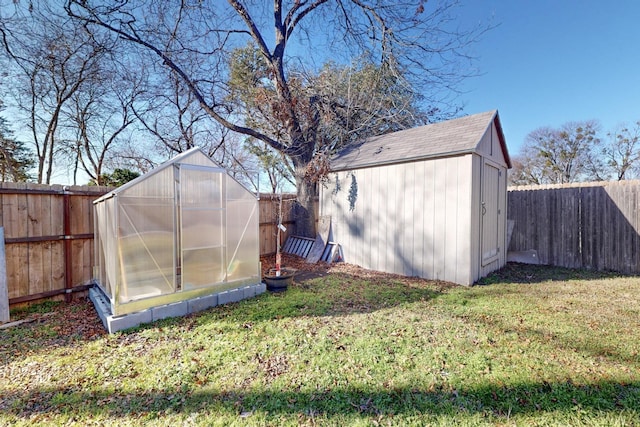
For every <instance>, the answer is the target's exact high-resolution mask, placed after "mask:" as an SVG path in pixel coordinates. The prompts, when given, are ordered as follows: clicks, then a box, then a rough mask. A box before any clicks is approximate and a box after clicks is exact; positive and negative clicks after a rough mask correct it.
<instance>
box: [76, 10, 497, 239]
mask: <svg viewBox="0 0 640 427" xmlns="http://www.w3.org/2000/svg"><path fill="white" fill-rule="evenodd" d="M455 5H456V1H455V0H451V1H443V2H438V3H437V4H432V3H431V2H429V3H427V2H424V1H417V2H416V1H409V2H403V1H397V2H382V1H376V2H374V3H369V2H364V1H361V0H333V1H330V0H313V1H283V0H274V1H273V3H272V6H271V7H267V6H266V5H265V3H264V2H263V1H250V0H247V1H241V0H229V1H228V2H227V3H226V4H223V3H221V2H212V1H200V0H198V1H195V0H194V1H188V0H187V1H182V2H173V1H163V0H159V1H154V2H129V1H126V0H121V1H95V2H94V1H88V0H67V3H66V9H67V12H68V13H69V15H70V16H72V17H74V18H76V19H79V20H81V21H82V22H83V23H85V24H86V25H87V26H88V27H89V28H92V29H93V31H95V32H99V31H100V30H107V31H109V32H111V33H114V34H117V35H118V36H119V37H120V38H121V39H122V40H125V41H128V42H131V43H132V44H133V45H135V46H136V47H137V48H139V49H141V50H142V51H146V52H150V53H152V54H153V55H155V56H156V58H157V59H158V63H160V64H162V66H164V67H167V68H168V69H169V70H170V71H171V72H172V73H173V74H174V75H175V76H176V78H178V79H179V80H180V82H181V83H182V85H183V86H184V87H185V88H186V89H187V90H188V91H189V92H190V93H191V94H192V96H193V97H194V99H195V100H196V101H197V103H198V105H199V106H200V108H201V109H202V110H203V111H204V112H206V113H207V114H208V115H209V116H210V117H211V118H213V119H214V120H215V121H217V122H218V123H220V124H221V125H223V126H224V127H226V128H228V129H230V130H232V131H234V132H238V133H241V134H244V135H246V136H248V137H252V138H255V139H257V140H260V141H263V142H264V143H266V144H268V145H269V146H270V147H272V148H273V149H275V150H276V151H278V152H280V153H283V154H284V155H286V156H287V157H288V158H289V159H290V161H291V163H292V164H293V167H294V172H295V173H294V177H295V181H296V188H297V193H298V194H297V199H298V202H299V205H300V207H301V211H300V215H299V217H300V218H299V221H298V224H299V226H300V230H298V232H300V233H303V234H307V235H314V234H315V213H314V209H313V201H314V197H315V196H316V195H317V184H316V182H314V181H313V180H312V179H309V171H308V166H309V165H310V164H311V163H312V161H313V160H314V158H315V157H316V156H317V155H318V153H323V152H325V151H326V145H324V144H326V143H327V142H328V141H327V138H324V137H322V129H323V126H322V123H323V120H324V119H329V118H330V115H329V116H327V115H323V114H322V111H323V109H322V108H321V106H320V100H322V96H321V94H319V93H314V92H313V91H312V90H311V89H312V88H313V86H312V85H310V84H307V82H305V80H304V79H303V78H302V77H300V76H302V70H307V71H309V70H310V71H311V72H312V73H313V74H314V75H317V73H316V72H315V71H313V70H317V66H316V64H324V63H326V62H327V58H328V57H332V58H334V59H339V60H342V61H343V62H345V63H349V62H351V60H352V59H353V58H359V59H360V60H366V61H367V62H368V63H371V64H373V65H374V66H375V67H376V68H378V69H383V70H384V72H385V73H386V75H388V76H394V77H395V78H396V79H397V80H396V84H397V85H398V86H402V87H403V88H404V90H406V93H407V94H408V95H411V96H412V95H418V94H422V95H427V96H426V98H425V99H421V100H420V102H422V103H423V104H424V105H429V106H432V105H436V104H437V105H446V102H445V103H444V104H443V101H445V100H446V99H447V96H446V95H447V94H450V93H451V92H450V90H451V89H453V88H455V86H456V84H457V83H459V82H460V81H461V80H462V79H463V78H465V77H467V76H468V75H470V74H473V71H470V70H471V68H470V67H468V66H466V65H468V64H467V63H466V62H465V63H464V65H465V66H461V65H462V62H461V61H466V60H467V59H469V57H468V56H467V55H466V52H465V48H466V47H467V46H469V44H470V43H472V42H473V41H474V40H475V39H476V38H477V37H478V35H479V34H480V33H481V32H482V31H484V30H485V28H474V29H471V30H469V31H467V30H463V31H460V30H458V27H457V26H456V25H455V24H454V23H452V22H451V21H452V11H453V10H454V6H455ZM319 22H322V23H323V24H322V25H318V23H319ZM249 43H251V44H253V46H255V48H256V50H257V53H258V58H259V60H260V62H261V63H263V64H264V67H265V69H266V71H267V73H266V74H265V77H264V78H261V79H260V80H257V81H255V89H262V94H264V95H266V96H265V98H264V99H262V100H259V99H255V98H254V99H253V101H252V103H247V102H237V101H238V99H237V97H235V98H234V97H231V96H230V95H231V94H232V88H231V85H230V84H229V82H230V81H231V80H232V76H231V72H230V69H229V65H230V63H231V61H230V55H231V54H232V52H234V51H236V50H237V49H241V48H244V47H246V46H248V45H249ZM296 54H298V55H296ZM417 98H418V97H417V96H416V99H417ZM257 102H261V103H262V106H263V107H264V108H265V109H264V110H263V111H264V112H267V113H268V114H265V118H269V120H272V121H273V122H272V123H271V124H272V125H273V126H271V127H265V126H264V124H265V123H269V122H267V121H265V120H262V121H259V122H255V123H254V122H252V121H251V120H250V119H251V116H250V114H249V113H250V111H251V110H252V107H253V106H254V105H256V103H257ZM325 104H326V105H330V104H331V103H330V102H325ZM355 127H357V126H355ZM331 143H332V142H329V144H331ZM311 175H313V174H311Z"/></svg>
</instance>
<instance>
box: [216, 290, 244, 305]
mask: <svg viewBox="0 0 640 427" xmlns="http://www.w3.org/2000/svg"><path fill="white" fill-rule="evenodd" d="M243 296H244V293H243V292H242V289H229V290H228V291H224V292H220V293H219V294H218V303H219V304H220V305H222V304H229V303H231V302H238V301H240V300H242V298H243Z"/></svg>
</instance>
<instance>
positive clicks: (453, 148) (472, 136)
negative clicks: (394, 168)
mask: <svg viewBox="0 0 640 427" xmlns="http://www.w3.org/2000/svg"><path fill="white" fill-rule="evenodd" d="M497 115H498V112H497V110H492V111H487V112H484V113H479V114H473V115H470V116H466V117H461V118H459V119H453V120H447V121H444V122H439V123H433V124H429V125H426V126H420V127H416V128H412V129H406V130H402V131H399V132H394V133H390V134H386V135H380V136H375V137H372V138H368V139H367V140H365V141H364V142H362V143H361V144H356V145H352V146H349V147H347V148H346V149H344V150H342V151H341V152H339V153H338V154H336V155H335V156H334V157H333V158H332V159H331V170H333V171H339V170H347V169H356V168H362V167H368V166H377V165H383V164H393V163H405V162H409V161H415V160H422V159H428V158H432V157H446V156H450V155H456V154H466V153H473V152H475V151H476V149H477V147H478V144H479V143H480V141H481V139H482V137H483V135H484V134H485V132H486V131H487V129H488V128H489V126H490V125H491V123H492V122H493V120H494V119H496V125H497V127H498V132H499V134H500V138H501V144H502V147H503V152H504V153H505V158H506V159H507V163H510V162H509V160H508V154H507V152H506V146H505V145H504V144H505V143H504V136H503V135H502V128H501V125H500V123H499V119H497V117H498V116H497ZM509 166H510V165H509Z"/></svg>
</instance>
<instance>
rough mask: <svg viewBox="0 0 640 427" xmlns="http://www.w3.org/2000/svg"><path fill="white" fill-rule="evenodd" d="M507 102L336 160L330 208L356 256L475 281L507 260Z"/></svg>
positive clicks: (347, 256) (388, 266) (383, 266)
mask: <svg viewBox="0 0 640 427" xmlns="http://www.w3.org/2000/svg"><path fill="white" fill-rule="evenodd" d="M510 167H511V161H510V159H509V154H508V151H507V146H506V144H505V138H504V134H503V132H502V126H501V124H500V118H499V116H498V112H497V111H488V112H485V113H480V114H474V115H470V116H466V117H462V118H458V119H454V120H449V121H444V122H440V123H435V124H429V125H426V126H421V127H417V128H413V129H407V130H403V131H400V132H395V133H391V134H387V135H382V136H377V137H373V138H370V139H367V140H366V141H364V142H363V143H362V144H360V145H355V146H351V147H348V148H347V149H346V150H344V151H342V152H340V153H338V154H337V155H336V156H335V157H333V158H332V160H331V171H332V172H331V173H330V175H329V180H328V182H327V183H326V184H325V185H324V186H323V187H322V189H321V195H320V214H321V215H329V216H331V228H332V230H331V236H330V239H331V240H333V241H335V242H336V243H338V244H339V245H340V247H341V250H342V255H343V258H344V260H345V261H346V262H349V263H353V264H358V265H361V266H363V267H365V268H368V269H372V270H378V271H385V272H389V273H398V274H402V275H406V276H419V277H423V278H426V279H435V280H445V281H450V282H454V283H458V284H463V285H471V284H473V283H474V282H476V281H477V280H478V279H480V278H481V277H483V276H485V275H487V274H488V273H490V272H492V271H494V270H496V269H498V268H500V267H502V266H503V265H504V264H505V263H506V250H507V244H506V243H507V242H506V237H507V232H506V229H507V226H506V224H507V215H506V206H507V205H506V198H507V169H508V168H510Z"/></svg>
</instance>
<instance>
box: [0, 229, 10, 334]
mask: <svg viewBox="0 0 640 427" xmlns="http://www.w3.org/2000/svg"><path fill="white" fill-rule="evenodd" d="M8 321H9V286H8V284H7V263H6V255H5V251H4V227H0V323H5V322H8Z"/></svg>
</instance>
